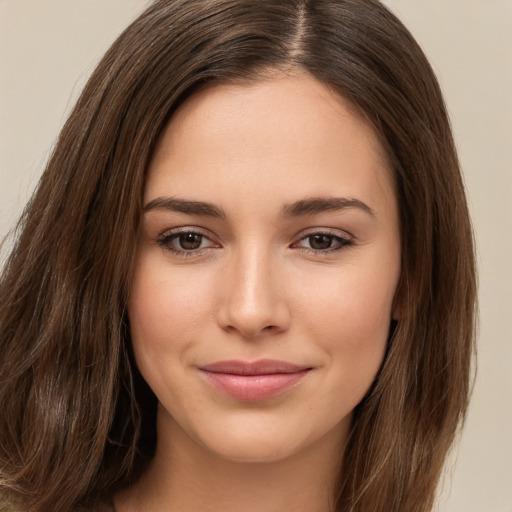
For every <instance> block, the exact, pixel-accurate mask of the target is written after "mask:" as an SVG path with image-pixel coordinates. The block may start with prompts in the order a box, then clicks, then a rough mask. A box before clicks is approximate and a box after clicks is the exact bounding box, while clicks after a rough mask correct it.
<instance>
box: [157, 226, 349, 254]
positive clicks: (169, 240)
mask: <svg viewBox="0 0 512 512" xmlns="http://www.w3.org/2000/svg"><path fill="white" fill-rule="evenodd" d="M190 234H192V235H196V236H199V237H201V242H202V241H203V240H204V239H207V240H210V238H209V237H208V236H207V235H206V234H204V233H203V232H201V231H199V230H195V229H192V228H186V229H183V228H180V229H176V230H173V231H172V232H166V233H164V234H163V235H161V236H159V237H158V238H157V240H156V242H157V244H158V245H159V246H161V247H162V248H164V249H165V250H166V251H169V252H171V253H173V254H175V255H176V256H179V257H182V258H190V257H194V256H200V255H201V254H203V253H204V252H205V250H207V249H212V248H216V247H203V248H197V249H190V250H187V249H177V248H175V247H173V245H172V244H173V242H174V241H176V240H178V239H179V237H180V236H182V235H190ZM314 236H323V237H327V238H330V239H331V243H334V244H337V245H335V246H334V247H328V248H326V249H313V248H311V247H310V248H308V247H297V245H298V244H299V243H300V242H303V241H304V240H307V239H308V238H312V237H314ZM352 244H353V241H352V240H351V238H349V237H348V236H341V235H340V234H339V233H333V232H332V231H329V230H319V231H312V232H311V233H308V234H306V235H304V236H302V237H301V238H300V239H299V240H298V241H297V242H294V243H293V244H291V246H290V247H292V248H299V249H300V250H302V251H303V252H306V253H308V254H314V255H327V254H329V253H333V252H337V251H340V250H341V249H345V248H346V247H348V246H350V245H352Z"/></svg>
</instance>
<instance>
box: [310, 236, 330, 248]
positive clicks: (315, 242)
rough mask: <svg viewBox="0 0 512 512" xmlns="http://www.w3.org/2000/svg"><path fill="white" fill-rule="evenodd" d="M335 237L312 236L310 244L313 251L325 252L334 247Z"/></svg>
mask: <svg viewBox="0 0 512 512" xmlns="http://www.w3.org/2000/svg"><path fill="white" fill-rule="evenodd" d="M333 241H334V237H333V236H330V235H310V236H308V242H309V246H310V247H311V249H314V250H315V251H325V250H326V249H329V248H330V247H332V243H333Z"/></svg>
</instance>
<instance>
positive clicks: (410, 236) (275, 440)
mask: <svg viewBox="0 0 512 512" xmlns="http://www.w3.org/2000/svg"><path fill="white" fill-rule="evenodd" d="M474 274H475V271H474V257H473V244H472V236H471V227H470V223H469V218H468V213H467V206H466V201H465V197H464V190H463V186H462V181H461V177H460V172H459V168H458V162H457V157H456V153H455V149H454V146H453V141H452V136H451V133H450V128H449V122H448V118H447V115H446V111H445V108H444V105H443V100H442V97H441V94H440V91H439V87H438V85H437V82H436V80H435V77H434V75H433V72H432V70H431V68H430V66H429V65H428V63H427V61H426V59H425V57H424V55H423V54H422V52H421V50H420V49H419V48H418V46H417V44H416V43H415V42H414V40H413V39H412V37H411V36H410V34H409V33H408V32H407V30H406V29H405V28H404V27H403V26H402V25H401V23H400V22H399V21H398V20H397V19H396V18H395V17H394V16H393V15H392V14H391V13H390V12H389V11H388V10H387V9H386V8H385V7H383V6H382V5H381V4H379V3H378V2H375V1H373V0H364V1H361V0H337V1H333V0H329V1H327V0H324V1H322V0H318V1H312V2H307V1H287V2H282V1H279V2H277V1H267V0H263V1H261V2H257V3H256V2H249V1H241V0H232V1H229V0H226V1H222V2H213V1H211V0H187V1H183V2H169V1H157V2H155V3H153V4H152V5H151V6H150V7H149V8H148V9H147V11H146V12H145V13H143V14H142V15H141V16H140V17H139V18H138V19H137V20H136V21H135V22H134V23H133V24H132V25H131V26H130V27H128V29H127V30H126V31H125V32H124V33H123V34H122V35H121V36H120V37H119V39H118V40H117V41H116V42H115V43H114V45H113V46H112V48H111V49H110V50H109V51H108V52H107V54H106V55H105V57H104V59H103V60H102V62H101V63H100V64H99V66H98V68H97V70H96V71H95V73H94V74H93V76H92V77H91V79H90V81H89V83H88V85H87V86H86V88H85V90H84V92H83V94H82V96H81V98H80V99H79V101H78V103H77V105H76V107H75V109H74V111H73V112H72V114H71V116H70V118H69V120H68V122H67V123H66V125H65V127H64V129H63V131H62V133H61V135H60V138H59V141H58V144H57V147H56V149H55V151H54V154H53V155H52V157H51V159H50V161H49V163H48V167H47V169H46V171H45V173H44V175H43V177H42V179H41V182H40V184H39V187H38V189H37V191H36V193H35V195H34V197H33V199H32V200H31V202H30V204H29V206H28V207H27V209H26V211H25V214H24V216H23V218H22V220H21V221H20V225H19V231H18V239H17V243H16V246H15V248H14V250H13V252H12V254H11V256H10V258H9V259H8V262H7V264H6V266H5V269H4V271H3V274H2V279H1V282H0V300H1V303H0V304H1V305H0V332H2V340H1V343H2V351H1V353H2V354H1V356H0V372H1V373H0V382H1V387H0V394H1V402H2V404H4V411H3V413H4V414H3V416H2V417H1V418H0V435H1V440H0V461H1V477H0V478H1V480H0V482H1V485H2V487H1V488H2V492H3V494H4V496H5V498H4V499H5V500H7V501H9V502H12V503H13V504H14V505H13V506H15V507H16V510H20V511H25V510H26V511H28V510H37V511H43V510H56V511H69V510H74V509H76V508H77V507H86V508H88V509H89V510H99V509H100V508H99V507H107V508H110V509H113V508H114V507H115V510H116V511H117V512H129V511H132V510H152V511H159V510H174V509H176V510H191V511H193V510H209V509H212V510H223V511H231V510H249V511H250V510H259V511H273V510H286V509H287V508H289V509H290V510H291V509H293V510H295V511H297V510H308V511H316V510H319V511H320V510H322V511H325V510H332V511H335V510H336V511H353V512H355V511H368V510H372V511H379V510H382V511H384V510H385V511H389V510H400V511H407V512H409V511H418V512H419V511H427V510H431V508H432V503H433V499H434V493H435V488H436V484H437V481H438V479H439V475H440V472H441V469H442V466H443V462H444V459H445V456H446V453H447V451H448V449H449V447H450V446H451V443H452V441H453V439H454V436H455V434H456V431H457V428H458V427H459V425H460V424H461V422H462V420H463V418H464V414H465V410H466V406H467V399H468V392H469V378H470V375H469V374H470V362H471V353H472V345H473V325H474V300H475V276H474ZM255 498H256V499H255Z"/></svg>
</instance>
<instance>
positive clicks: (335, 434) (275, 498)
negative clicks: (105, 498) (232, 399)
mask: <svg viewBox="0 0 512 512" xmlns="http://www.w3.org/2000/svg"><path fill="white" fill-rule="evenodd" d="M157 430H158V445H157V450H156V454H155V457H154V458H153V460H152V462H151V464H150V466H149V468H148V470H147V471H146V472H145V473H144V474H143V476H142V477H141V479H140V480H139V481H137V482H136V483H135V485H133V486H132V487H130V488H128V489H126V490H124V491H122V492H121V493H119V494H118V495H117V496H116V497H115V500H114V502H115V506H116V511H117V512H132V511H136V510H137V511H138V512H146V511H151V512H163V511H166V512H171V511H181V510H187V512H209V511H212V512H213V511H215V512H239V511H240V510H243V511H244V512H286V511H290V512H291V511H293V512H330V511H333V510H334V504H333V496H334V494H335V486H336V482H337V477H338V475H339V472H340V470H341V468H340V461H341V458H342V455H343V450H344V446H345V443H346V439H347V437H348V428H347V427H346V426H343V432H341V428H340V429H333V430H332V431H330V432H329V433H327V434H326V435H325V436H324V437H323V438H321V439H320V440H318V441H317V442H316V443H314V444H312V445H310V446H308V447H307V448H305V449H304V450H302V451H299V452H298V453H294V454H293V455H290V456H288V457H284V458H280V459H278V460H265V461H264V462H248V461H234V460H229V459H226V458H223V457H221V456H219V455H218V454H216V453H213V452H212V451H210V450H208V449H207V448H205V447H204V446H202V445H201V444H200V443H198V442H196V441H195V440H193V439H191V438H190V437H189V436H188V435H187V434H186V433H185V432H184V431H183V430H182V429H181V428H180V427H179V426H178V425H177V424H176V422H174V421H173V420H172V418H169V417H167V418H162V415H161V414H159V421H158V424H157Z"/></svg>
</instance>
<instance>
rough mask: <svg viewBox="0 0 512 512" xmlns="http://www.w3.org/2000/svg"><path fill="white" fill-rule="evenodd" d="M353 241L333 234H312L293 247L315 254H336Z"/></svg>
mask: <svg viewBox="0 0 512 512" xmlns="http://www.w3.org/2000/svg"><path fill="white" fill-rule="evenodd" d="M351 243H352V241H351V240H350V238H348V236H341V235H339V234H333V233H322V232H319V233H310V234H308V235H307V236H304V237H302V238H301V239H300V240H299V241H298V242H295V243H294V244H293V245H292V247H293V248H299V249H305V250H306V251H311V252H315V253H322V252H334V251H338V250H340V249H343V248H344V247H346V246H348V245H350V244H351Z"/></svg>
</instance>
